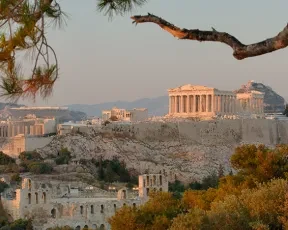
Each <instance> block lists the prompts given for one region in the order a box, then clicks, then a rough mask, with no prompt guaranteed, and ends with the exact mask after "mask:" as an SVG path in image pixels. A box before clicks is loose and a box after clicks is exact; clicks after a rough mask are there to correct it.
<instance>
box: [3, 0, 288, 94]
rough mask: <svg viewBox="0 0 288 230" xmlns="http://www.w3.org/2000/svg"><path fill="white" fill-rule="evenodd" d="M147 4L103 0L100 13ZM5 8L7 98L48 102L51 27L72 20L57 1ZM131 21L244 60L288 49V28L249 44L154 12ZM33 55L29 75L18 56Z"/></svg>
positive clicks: (9, 3) (54, 72)
mask: <svg viewBox="0 0 288 230" xmlns="http://www.w3.org/2000/svg"><path fill="white" fill-rule="evenodd" d="M146 2H147V0H109V1H108V0H97V9H98V10H99V11H100V12H103V13H104V14H105V15H108V16H109V17H112V16H113V15H124V13H126V12H131V11H132V10H133V9H134V8H136V7H141V6H143V5H144V4H145V3H146ZM0 9H1V12H0V28H1V29H2V30H1V31H3V32H2V33H1V34H0V37H1V39H0V63H1V65H0V71H1V76H2V79H1V84H0V87H1V89H2V92H1V96H5V97H7V98H10V99H19V98H20V97H31V98H32V99H35V97H36V95H40V96H41V97H43V98H45V97H48V96H49V95H50V94H51V92H52V90H53V86H54V83H55V81H56V80H57V79H58V75H59V74H58V71H59V63H58V60H57V55H56V52H55V51H54V49H53V48H52V47H51V46H50V45H49V42H48V39H47V36H46V34H47V29H48V28H49V26H51V24H52V25H57V26H61V25H63V24H65V19H66V18H67V16H66V15H65V13H64V12H63V11H62V9H61V6H60V4H59V3H58V1H57V0H35V1H30V0H21V1H20V0H19V1H17V0H1V1H0ZM131 18H132V19H133V23H135V24H136V25H137V24H140V23H154V24H156V25H158V26H160V27H161V28H162V29H164V30H166V31H167V32H168V33H170V34H172V35H173V36H174V37H176V38H178V39H181V40H197V41H200V42H202V41H211V42H221V43H224V44H226V45H228V46H230V47H231V48H232V50H233V56H234V57H235V58H236V59H238V60H241V59H244V58H248V57H254V56H259V55H263V54H266V53H270V52H273V51H276V50H279V49H283V48H285V47H287V45H288V42H287V40H288V27H287V26H285V27H284V29H283V30H282V31H281V32H280V33H278V34H277V35H276V36H275V37H272V38H269V39H267V40H265V41H261V42H258V43H255V44H251V45H245V44H243V43H241V42H240V41H239V40H238V39H237V38H235V37H234V36H232V35H230V34H228V33H225V32H218V31H217V30H215V29H213V28H212V30H211V31H202V30H198V29H185V28H183V29H182V28H179V27H177V26H175V25H173V24H172V23H169V22H167V21H166V20H164V19H162V18H160V17H158V16H156V15H153V14H149V13H148V14H147V15H143V16H142V15H135V16H133V17H131ZM51 22H52V23H51ZM6 28H8V29H7V32H6V30H5V29H6ZM4 31H5V32H4ZM30 50H32V51H34V53H35V58H34V59H33V60H34V63H33V68H32V72H31V73H30V74H28V75H26V76H25V74H24V72H22V71H21V70H22V68H21V65H20V62H19V61H18V60H19V59H20V58H21V55H18V54H19V53H21V52H23V51H30ZM52 57H53V58H52ZM17 61H18V62H17Z"/></svg>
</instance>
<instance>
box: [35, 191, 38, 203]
mask: <svg viewBox="0 0 288 230" xmlns="http://www.w3.org/2000/svg"><path fill="white" fill-rule="evenodd" d="M35 201H36V204H38V193H37V192H35Z"/></svg>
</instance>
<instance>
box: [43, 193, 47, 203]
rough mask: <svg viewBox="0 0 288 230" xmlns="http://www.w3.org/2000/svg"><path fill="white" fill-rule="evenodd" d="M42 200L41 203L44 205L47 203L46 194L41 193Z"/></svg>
mask: <svg viewBox="0 0 288 230" xmlns="http://www.w3.org/2000/svg"><path fill="white" fill-rule="evenodd" d="M42 198H43V203H44V204H46V201H47V196H46V192H43V194H42Z"/></svg>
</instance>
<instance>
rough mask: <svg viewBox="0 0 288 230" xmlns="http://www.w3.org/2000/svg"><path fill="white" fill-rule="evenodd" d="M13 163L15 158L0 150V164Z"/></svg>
mask: <svg viewBox="0 0 288 230" xmlns="http://www.w3.org/2000/svg"><path fill="white" fill-rule="evenodd" d="M13 163H15V159H14V158H12V157H10V156H8V155H6V154H5V153H3V152H0V165H7V164H13Z"/></svg>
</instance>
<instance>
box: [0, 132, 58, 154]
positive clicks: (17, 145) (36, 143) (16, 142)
mask: <svg viewBox="0 0 288 230" xmlns="http://www.w3.org/2000/svg"><path fill="white" fill-rule="evenodd" d="M52 139H53V137H43V136H27V135H23V134H19V135H17V136H14V137H10V138H9V139H8V140H7V142H6V143H4V144H3V145H2V146H1V148H0V150H1V151H2V152H4V153H5V154H7V155H9V156H10V157H14V158H18V156H19V154H20V153H21V152H25V151H34V150H35V149H38V148H43V147H45V146H46V145H48V144H49V143H50V142H51V141H52Z"/></svg>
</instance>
